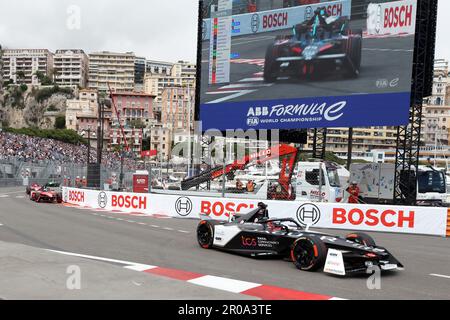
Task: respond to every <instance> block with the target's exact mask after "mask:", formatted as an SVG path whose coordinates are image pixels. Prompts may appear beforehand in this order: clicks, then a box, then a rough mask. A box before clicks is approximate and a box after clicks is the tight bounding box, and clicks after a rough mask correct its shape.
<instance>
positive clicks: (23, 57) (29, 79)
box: [2, 49, 53, 85]
mask: <svg viewBox="0 0 450 320" xmlns="http://www.w3.org/2000/svg"><path fill="white" fill-rule="evenodd" d="M2 62H3V78H4V81H8V80H12V81H13V83H15V84H19V83H25V84H28V85H40V81H39V79H38V77H37V76H36V72H38V71H40V72H42V74H44V75H46V76H51V73H52V67H53V53H51V52H50V51H49V50H47V49H6V50H3V55H2Z"/></svg>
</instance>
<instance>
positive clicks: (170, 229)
mask: <svg viewBox="0 0 450 320" xmlns="http://www.w3.org/2000/svg"><path fill="white" fill-rule="evenodd" d="M163 229H164V230H167V231H173V230H174V229H172V228H167V227H165V228H163Z"/></svg>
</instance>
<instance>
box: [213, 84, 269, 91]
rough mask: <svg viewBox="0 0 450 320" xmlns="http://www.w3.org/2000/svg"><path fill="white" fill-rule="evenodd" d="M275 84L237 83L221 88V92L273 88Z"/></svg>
mask: <svg viewBox="0 0 450 320" xmlns="http://www.w3.org/2000/svg"><path fill="white" fill-rule="evenodd" d="M271 86H273V83H236V84H229V85H227V86H224V87H221V88H220V89H219V90H227V89H245V88H259V87H271Z"/></svg>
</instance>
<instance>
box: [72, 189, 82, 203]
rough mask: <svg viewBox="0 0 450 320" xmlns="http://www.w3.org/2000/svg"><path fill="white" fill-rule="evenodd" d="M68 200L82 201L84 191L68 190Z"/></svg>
mask: <svg viewBox="0 0 450 320" xmlns="http://www.w3.org/2000/svg"><path fill="white" fill-rule="evenodd" d="M69 201H72V202H84V192H83V191H73V190H69Z"/></svg>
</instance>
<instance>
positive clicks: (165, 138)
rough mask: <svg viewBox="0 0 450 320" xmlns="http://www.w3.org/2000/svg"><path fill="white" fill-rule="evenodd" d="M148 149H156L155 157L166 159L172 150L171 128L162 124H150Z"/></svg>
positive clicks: (161, 159)
mask: <svg viewBox="0 0 450 320" xmlns="http://www.w3.org/2000/svg"><path fill="white" fill-rule="evenodd" d="M147 134H148V136H149V137H150V149H152V150H157V152H158V155H157V159H158V160H159V161H167V160H169V159H170V155H171V151H172V130H171V129H170V128H168V127H166V126H164V125H162V124H159V125H155V126H152V127H151V128H150V129H149V130H148V133H147Z"/></svg>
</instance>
